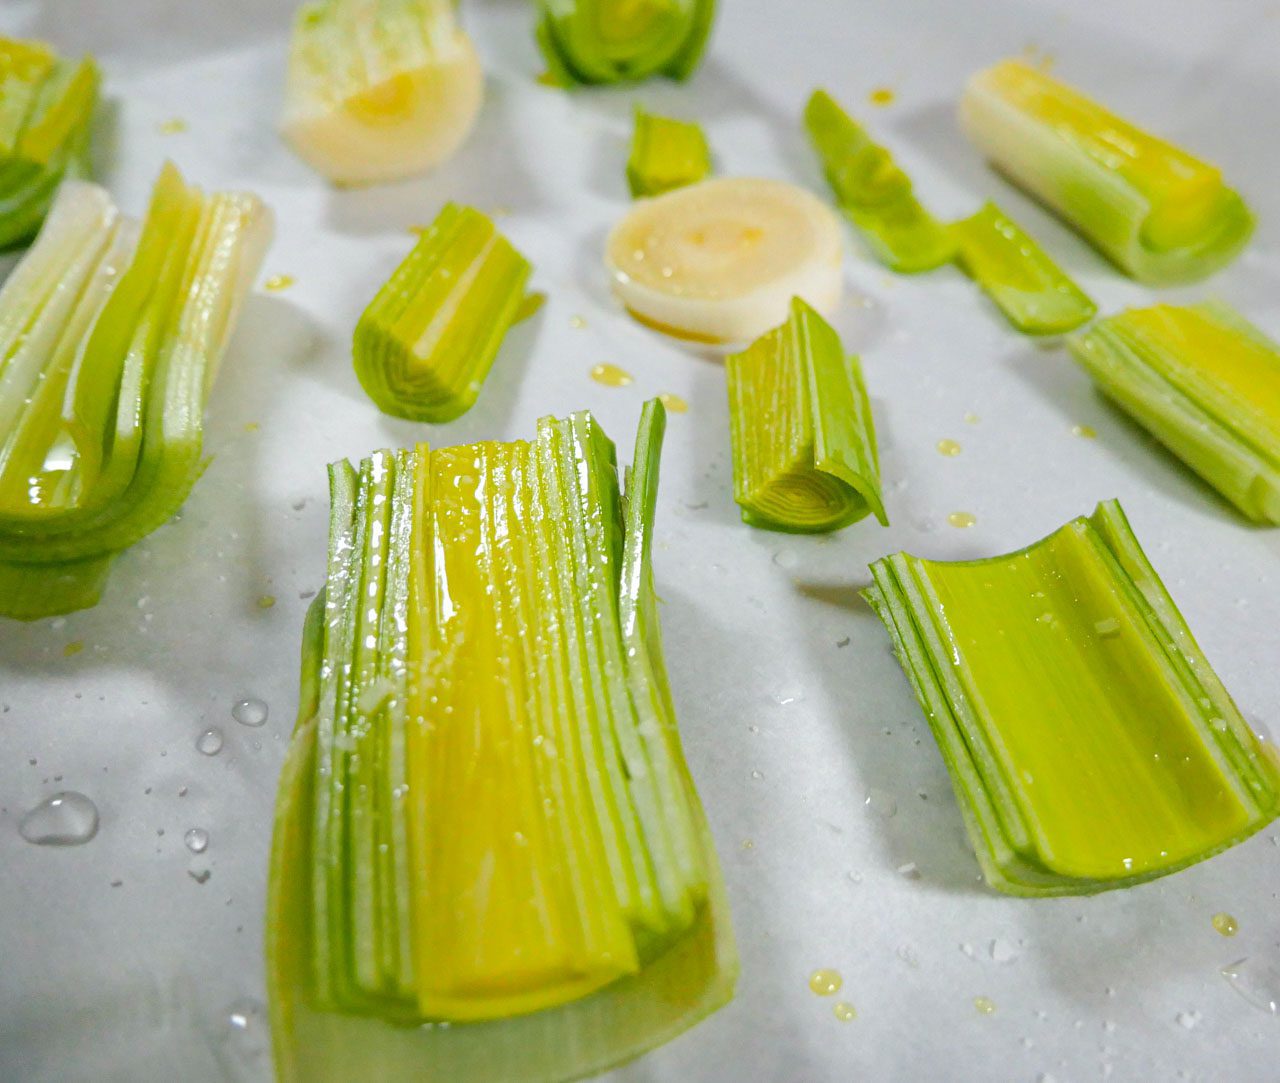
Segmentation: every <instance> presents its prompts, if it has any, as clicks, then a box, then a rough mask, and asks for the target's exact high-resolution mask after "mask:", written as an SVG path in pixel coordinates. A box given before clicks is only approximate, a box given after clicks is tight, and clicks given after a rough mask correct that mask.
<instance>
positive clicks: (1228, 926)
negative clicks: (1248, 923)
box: [1213, 913, 1240, 936]
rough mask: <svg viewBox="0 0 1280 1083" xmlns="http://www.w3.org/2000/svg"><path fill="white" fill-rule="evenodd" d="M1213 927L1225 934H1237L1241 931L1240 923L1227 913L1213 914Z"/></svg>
mask: <svg viewBox="0 0 1280 1083" xmlns="http://www.w3.org/2000/svg"><path fill="white" fill-rule="evenodd" d="M1213 927H1214V928H1215V929H1217V930H1218V932H1220V933H1221V934H1222V935H1223V936H1235V935H1236V933H1238V932H1239V931H1240V923H1239V922H1237V921H1236V919H1235V918H1233V917H1232V916H1231V915H1230V914H1226V913H1219V914H1214V915H1213Z"/></svg>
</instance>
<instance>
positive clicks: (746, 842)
mask: <svg viewBox="0 0 1280 1083" xmlns="http://www.w3.org/2000/svg"><path fill="white" fill-rule="evenodd" d="M742 848H743V849H744V850H754V849H755V848H756V844H755V840H754V839H743V840H742Z"/></svg>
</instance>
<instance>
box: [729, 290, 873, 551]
mask: <svg viewBox="0 0 1280 1083" xmlns="http://www.w3.org/2000/svg"><path fill="white" fill-rule="evenodd" d="M725 375H726V376H727V378H728V385H729V427H730V433H731V436H732V440H733V497H734V499H735V500H736V501H737V502H738V504H739V506H740V507H741V508H742V519H743V522H746V523H750V524H751V525H752V526H758V527H763V528H765V529H767V530H784V531H789V532H792V533H797V534H801V533H803V534H812V533H820V532H823V531H828V530H838V529H840V528H841V527H844V526H848V525H849V524H850V523H855V522H857V521H858V520H859V519H862V518H863V517H865V516H866V515H867V514H868V513H873V514H874V515H875V517H876V518H877V519H879V520H880V522H881V523H883V524H884V525H885V526H888V525H889V520H888V518H887V517H886V516H885V511H884V504H883V502H882V500H881V497H880V464H879V460H878V458H877V455H876V433H875V425H874V423H873V422H872V418H871V404H870V402H869V401H868V400H867V392H866V388H865V387H864V386H863V383H862V370H861V368H860V367H859V364H858V359H857V358H856V357H852V356H850V357H846V356H845V353H844V349H843V348H842V347H841V345H840V339H839V336H837V334H836V332H835V331H834V330H833V329H832V327H831V325H830V324H828V323H827V322H826V321H825V320H824V319H823V318H822V317H821V316H819V315H818V314H817V313H816V312H814V310H813V309H812V308H810V307H809V306H808V305H807V304H805V303H804V302H803V301H802V300H800V299H799V298H796V299H795V300H794V301H792V303H791V317H790V318H789V319H788V320H787V322H786V323H784V324H782V325H781V326H780V327H776V328H774V329H773V330H772V331H770V332H769V333H768V334H766V335H764V336H763V337H762V338H760V339H758V340H757V341H755V342H753V343H752V344H751V345H750V346H749V347H748V348H747V349H746V350H744V351H743V352H742V353H737V354H731V355H730V356H729V357H727V358H726V359H725Z"/></svg>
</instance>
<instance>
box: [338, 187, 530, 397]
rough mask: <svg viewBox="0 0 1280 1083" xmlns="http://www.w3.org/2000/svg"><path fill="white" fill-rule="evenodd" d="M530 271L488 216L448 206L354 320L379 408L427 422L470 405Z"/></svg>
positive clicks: (361, 363) (366, 381)
mask: <svg viewBox="0 0 1280 1083" xmlns="http://www.w3.org/2000/svg"><path fill="white" fill-rule="evenodd" d="M531 269H532V268H531V267H530V265H529V262H528V260H526V259H525V258H524V257H523V256H521V255H520V253H519V252H517V251H516V250H515V249H514V248H513V247H512V246H511V244H510V243H509V242H508V241H507V239H506V238H505V237H503V236H502V234H500V233H499V232H498V231H497V228H496V227H495V226H494V224H493V222H492V221H491V220H490V219H489V218H487V217H486V216H485V215H483V214H481V213H480V212H479V211H477V210H473V209H472V208H470V207H460V206H458V205H457V204H454V203H449V204H446V206H445V207H444V209H443V210H441V212H440V214H439V215H438V216H437V217H436V220H435V221H434V222H433V223H432V224H431V226H430V228H429V229H427V230H425V231H424V232H423V234H422V236H421V237H420V238H419V239H418V243H417V244H416V245H415V246H414V248H413V251H411V252H410V253H409V255H408V256H406V257H405V259H404V261H403V262H402V263H401V264H400V266H399V267H397V268H396V270H395V273H394V274H393V275H392V276H391V278H390V280H389V281H388V282H387V283H386V285H384V286H383V287H382V288H381V289H380V290H379V291H378V293H377V295H376V296H375V297H374V299H373V301H372V302H370V304H369V307H368V308H367V309H365V312H364V315H362V316H361V317H360V321H359V323H357V324H356V331H355V343H354V350H353V357H354V363H355V370H356V375H357V376H358V377H359V379H360V384H361V386H362V387H363V388H364V389H365V391H366V392H367V393H368V395H369V397H370V398H371V399H373V401H374V402H375V403H377V405H378V408H379V409H381V410H384V411H385V412H386V413H388V414H394V415H395V416H396V417H404V418H409V419H411V420H415V421H429V422H442V421H450V420H452V419H453V418H455V417H458V416H459V415H460V414H462V413H465V412H466V411H467V410H469V409H470V408H471V406H472V405H473V404H474V403H475V401H476V397H477V396H478V395H479V393H480V387H481V385H482V384H483V383H484V379H485V377H486V376H487V375H488V374H489V369H490V368H491V367H492V365H493V361H494V358H495V357H496V356H497V354H498V348H499V347H500V346H501V345H502V340H503V338H504V337H505V335H506V333H507V331H508V329H509V328H510V327H511V325H512V323H514V322H515V321H516V320H517V319H519V318H521V315H522V312H521V308H522V300H523V298H524V286H525V282H526V281H528V278H529V273H530V271H531Z"/></svg>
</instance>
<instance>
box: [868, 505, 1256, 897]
mask: <svg viewBox="0 0 1280 1083" xmlns="http://www.w3.org/2000/svg"><path fill="white" fill-rule="evenodd" d="M871 571H872V573H873V575H874V577H875V583H874V585H873V586H872V587H870V588H869V589H868V590H867V591H865V592H864V596H865V597H866V598H867V600H868V601H869V602H870V604H871V605H872V607H873V608H874V609H875V610H876V612H877V614H878V615H879V616H880V619H881V620H882V621H883V622H884V624H885V626H886V628H888V630H889V633H890V635H891V636H892V638H893V642H894V648H895V651H896V653H897V655H898V658H899V660H900V661H901V662H902V666H903V668H904V669H905V670H906V672H907V676H908V677H910V679H911V683H912V685H913V686H914V688H915V692H916V696H917V698H918V699H919V701H920V705H921V707H922V708H923V709H924V712H925V714H926V715H927V717H928V719H929V725H930V727H931V728H932V729H933V734H934V737H935V738H936V739H937V742H938V746H939V748H940V749H941V751H942V756H943V759H944V760H945V761H946V764H947V767H948V769H949V770H950V772H951V779H952V783H953V784H954V786H955V789H956V794H957V796H958V798H959V800H960V805H961V808H962V811H963V812H964V815H965V822H966V825H967V826H968V829H969V834H970V837H971V839H972V841H973V846H974V849H975V851H976V852H977V855H978V860H979V862H980V864H981V865H982V869H983V872H984V873H985V875H986V878H987V882H988V883H989V884H990V885H991V886H992V887H995V888H998V889H999V890H1001V891H1007V892H1009V893H1011V894H1015V895H1067V894H1090V893H1093V892H1097V891H1104V890H1106V889H1108V888H1115V887H1125V886H1127V885H1129V884H1134V883H1138V882H1140V881H1143V880H1149V879H1152V878H1154V877H1157V876H1162V875H1164V874H1166V873H1170V872H1175V871H1177V870H1178V869H1181V868H1185V867H1186V866H1188V865H1191V864H1193V863H1195V862H1197V861H1201V860H1203V859H1205V858H1207V857H1211V856H1212V855H1213V854H1216V853H1217V852H1218V851H1220V850H1224V849H1226V848H1227V847H1228V846H1231V845H1233V844H1235V843H1237V842H1239V841H1240V840H1241V839H1243V838H1246V837H1247V836H1249V835H1251V834H1253V833H1254V832H1255V831H1258V830H1259V829H1260V828H1262V827H1264V826H1265V825H1266V824H1268V823H1270V822H1271V820H1272V819H1274V818H1275V816H1276V815H1277V813H1278V812H1280V759H1278V758H1277V756H1276V754H1275V752H1274V750H1273V749H1271V748H1269V747H1268V746H1266V745H1264V744H1263V743H1262V742H1260V741H1259V739H1258V738H1257V737H1256V736H1255V734H1254V732H1253V730H1252V729H1251V728H1250V726H1249V724H1248V723H1247V722H1246V721H1245V719H1244V718H1243V717H1242V716H1241V714H1240V711H1239V710H1238V709H1237V707H1236V705H1235V704H1234V703H1233V702H1232V700H1231V697H1230V696H1229V695H1228V694H1227V691H1226V689H1224V688H1223V686H1222V684H1221V682H1220V681H1219V680H1218V678H1217V676H1216V675H1215V674H1214V672H1213V670H1212V668H1210V666H1209V662H1208V659H1206V658H1205V656H1204V655H1203V653H1201V651H1200V648H1199V647H1198V646H1197V645H1196V642H1195V640H1194V639H1193V638H1192V635H1191V631H1190V629H1189V628H1188V627H1187V625H1186V622H1185V621H1184V620H1183V619H1182V616H1181V615H1180V614H1179V612H1178V610H1177V607H1176V606H1175V605H1174V603H1173V599H1172V598H1170V597H1169V594H1168V593H1167V592H1166V591H1165V588H1164V586H1163V584H1162V583H1161V582H1160V579H1159V577H1158V576H1157V575H1156V572H1155V569H1153V568H1152V567H1151V565H1150V564H1149V563H1148V562H1147V559H1146V556H1145V555H1144V554H1143V552H1142V549H1141V547H1140V546H1139V544H1138V541H1137V539H1136V538H1135V537H1134V535H1133V532H1132V530H1131V529H1130V527H1129V523H1128V520H1127V519H1126V518H1125V515H1124V512H1123V511H1121V509H1120V505H1119V504H1118V503H1116V502H1115V501H1110V502H1106V503H1103V504H1100V505H1099V506H1098V508H1097V510H1096V511H1095V512H1094V514H1093V515H1092V516H1090V517H1088V518H1084V517H1081V518H1078V519H1075V520H1073V521H1072V522H1070V523H1068V524H1067V525H1066V526H1064V527H1062V528H1061V529H1059V530H1058V531H1056V532H1055V533H1053V534H1051V535H1049V537H1047V538H1045V539H1043V540H1042V541H1040V542H1037V543H1036V544H1035V545H1032V546H1031V547H1029V548H1027V549H1024V550H1021V551H1020V552H1017V553H1011V554H1009V555H1008V556H1002V557H994V558H992V559H989V560H971V561H960V562H957V563H943V562H937V561H930V560H921V559H919V558H917V557H913V556H908V555H907V554H905V553H899V554H897V555H896V556H891V557H885V558H884V559H882V560H879V561H877V562H876V563H875V564H873V565H872V566H871Z"/></svg>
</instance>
